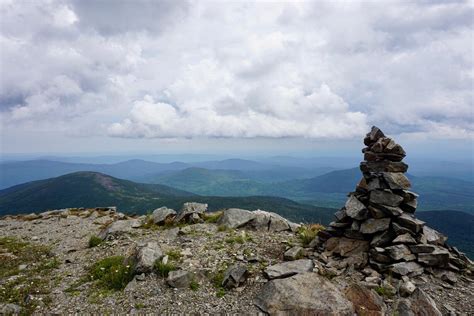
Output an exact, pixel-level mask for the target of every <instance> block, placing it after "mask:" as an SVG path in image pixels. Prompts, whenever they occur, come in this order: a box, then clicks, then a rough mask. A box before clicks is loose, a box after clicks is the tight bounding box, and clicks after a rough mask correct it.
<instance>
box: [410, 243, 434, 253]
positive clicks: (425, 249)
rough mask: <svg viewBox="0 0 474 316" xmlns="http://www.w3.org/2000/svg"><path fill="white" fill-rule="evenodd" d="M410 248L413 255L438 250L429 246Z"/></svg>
mask: <svg viewBox="0 0 474 316" xmlns="http://www.w3.org/2000/svg"><path fill="white" fill-rule="evenodd" d="M408 247H409V248H410V251H411V252H413V253H430V252H433V251H435V250H436V247H435V246H433V245H427V244H417V245H410V246H408Z"/></svg>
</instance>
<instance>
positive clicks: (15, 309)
mask: <svg viewBox="0 0 474 316" xmlns="http://www.w3.org/2000/svg"><path fill="white" fill-rule="evenodd" d="M21 311H22V308H21V306H18V305H16V304H1V305H0V315H19V314H20V313H21Z"/></svg>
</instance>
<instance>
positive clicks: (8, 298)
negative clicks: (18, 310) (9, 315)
mask: <svg viewBox="0 0 474 316" xmlns="http://www.w3.org/2000/svg"><path fill="white" fill-rule="evenodd" d="M58 266H59V261H58V260H57V258H56V257H55V256H54V254H53V253H52V252H51V249H50V247H48V246H44V245H37V244H31V243H28V242H25V241H22V240H19V239H17V238H14V237H1V238H0V280H2V283H1V285H0V302H5V303H13V304H16V305H19V306H21V307H23V309H24V310H23V313H24V314H32V313H33V312H34V311H35V310H36V307H37V306H38V305H44V304H46V305H48V304H49V303H50V302H51V299H50V297H49V294H50V291H51V279H50V277H49V275H50V274H51V271H52V270H54V269H56V268H57V267H58Z"/></svg>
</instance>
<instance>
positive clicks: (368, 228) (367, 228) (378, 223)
mask: <svg viewBox="0 0 474 316" xmlns="http://www.w3.org/2000/svg"><path fill="white" fill-rule="evenodd" d="M389 227H390V218H380V219H375V218H369V219H368V220H366V221H365V222H363V223H362V224H361V225H360V232H361V233H362V234H375V233H377V232H380V231H386V230H387V229H388V228H389Z"/></svg>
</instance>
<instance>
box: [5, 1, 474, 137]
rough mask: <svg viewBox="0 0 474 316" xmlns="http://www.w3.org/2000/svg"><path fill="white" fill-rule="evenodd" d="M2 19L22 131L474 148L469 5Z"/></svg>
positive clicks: (13, 116)
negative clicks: (378, 131) (425, 139)
mask: <svg viewBox="0 0 474 316" xmlns="http://www.w3.org/2000/svg"><path fill="white" fill-rule="evenodd" d="M0 15H1V19H0V45H1V51H0V67H1V75H0V118H1V119H2V122H4V126H5V127H4V129H5V130H7V131H11V133H14V131H16V130H19V129H23V130H25V129H28V130H31V131H35V130H36V129H41V130H48V129H49V130H50V131H57V130H61V131H63V132H66V133H71V134H74V135H81V134H84V135H88V134H89V133H95V134H98V135H109V136H113V137H124V138H192V137H229V138H234V137H237V138H254V137H269V138H280V137H281V138H283V137H284V138H286V137H303V138H351V137H354V136H357V137H360V135H361V134H363V133H364V132H365V131H366V130H367V128H368V127H369V125H371V124H376V125H381V126H384V127H386V128H387V129H388V132H389V133H391V134H411V135H413V136H416V137H419V135H428V136H431V137H435V138H465V139H466V138H467V139H469V138H473V137H474V126H473V113H472V109H473V108H474V104H473V100H474V95H473V89H472V85H473V80H474V78H473V75H474V73H473V71H472V69H473V53H474V52H473V46H472V27H473V18H472V17H473V6H472V2H469V1H452V2H447V3H445V2H432V1H426V2H406V1H400V2H396V1H392V2H390V3H380V4H379V3H375V2H354V3H346V2H332V1H318V2H294V3H293V2H288V3H267V2H257V3H235V2H234V3H229V2H222V3H217V2H212V3H210V2H192V1H148V0H140V1H137V2H131V1H130V2H129V1H119V2H116V1H114V2H112V1H99V2H97V1H95V2H93V1H76V0H47V1H46V0H45V1H41V2H21V1H20V2H18V1H6V0H3V1H1V2H0ZM91 126H94V128H90V127H91Z"/></svg>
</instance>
